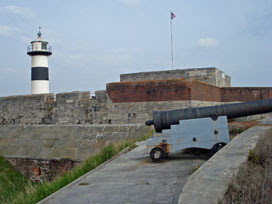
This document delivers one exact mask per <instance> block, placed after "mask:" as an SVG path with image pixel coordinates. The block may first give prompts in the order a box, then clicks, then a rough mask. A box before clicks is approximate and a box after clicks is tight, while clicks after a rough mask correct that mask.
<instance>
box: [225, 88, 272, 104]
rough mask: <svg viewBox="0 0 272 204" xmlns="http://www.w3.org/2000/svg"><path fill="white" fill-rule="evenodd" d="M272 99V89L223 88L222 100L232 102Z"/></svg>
mask: <svg viewBox="0 0 272 204" xmlns="http://www.w3.org/2000/svg"><path fill="white" fill-rule="evenodd" d="M268 98H272V87H233V88H221V100H222V101H223V102H231V101H255V100H262V99H268Z"/></svg>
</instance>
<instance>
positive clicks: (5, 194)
mask: <svg viewBox="0 0 272 204" xmlns="http://www.w3.org/2000/svg"><path fill="white" fill-rule="evenodd" d="M28 185H34V183H32V182H31V181H30V180H28V179H26V178H25V177H24V176H23V175H22V174H21V173H20V172H18V171H14V169H13V167H12V166H11V165H10V163H9V162H7V161H6V160H5V158H4V157H2V156H0V203H8V202H7V200H9V199H11V198H12V197H14V196H15V195H16V194H17V193H18V192H21V191H24V190H25V188H26V186H28Z"/></svg>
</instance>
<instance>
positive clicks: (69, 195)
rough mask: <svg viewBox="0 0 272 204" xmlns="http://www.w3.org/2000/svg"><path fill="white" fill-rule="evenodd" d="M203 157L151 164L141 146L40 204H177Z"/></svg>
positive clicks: (176, 157)
mask: <svg viewBox="0 0 272 204" xmlns="http://www.w3.org/2000/svg"><path fill="white" fill-rule="evenodd" d="M207 159H208V158H207V156H202V157H196V156H190V155H185V154H175V155H169V157H168V159H167V160H166V161H164V162H162V163H153V162H152V161H151V159H150V158H149V155H148V154H145V143H144V142H141V143H139V144H138V147H137V148H135V149H134V150H132V151H130V152H128V153H125V154H123V155H121V156H119V157H118V158H116V159H115V160H113V161H111V162H109V163H108V164H106V165H105V166H103V167H102V168H99V169H98V170H95V171H92V172H90V173H88V174H87V175H86V176H84V177H83V178H81V179H79V180H78V181H77V182H74V184H73V185H70V186H68V187H65V188H63V189H62V190H60V191H59V192H57V193H55V194H54V195H52V196H51V197H49V198H47V199H45V200H44V201H42V202H41V203H42V204H49V203H50V204H60V203H64V204H90V203H103V204H107V203H110V204H114V203H116V204H120V203H140V204H145V203H177V202H178V198H179V195H180V193H181V190H182V187H183V186H184V185H185V183H186V180H187V178H188V177H189V176H190V175H191V172H192V170H193V169H194V168H195V167H196V165H199V166H200V165H202V164H203V163H204V162H205V160H207Z"/></svg>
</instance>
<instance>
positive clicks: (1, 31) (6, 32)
mask: <svg viewBox="0 0 272 204" xmlns="http://www.w3.org/2000/svg"><path fill="white" fill-rule="evenodd" d="M18 31H19V30H18V29H17V28H13V27H10V26H5V25H4V26H1V25H0V36H5V37H10V36H12V35H14V34H15V33H17V32H18Z"/></svg>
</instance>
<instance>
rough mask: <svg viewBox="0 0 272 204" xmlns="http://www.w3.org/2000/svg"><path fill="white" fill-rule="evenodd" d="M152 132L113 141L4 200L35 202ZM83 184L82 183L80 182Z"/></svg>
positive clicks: (130, 147)
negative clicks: (60, 173) (134, 137)
mask: <svg viewBox="0 0 272 204" xmlns="http://www.w3.org/2000/svg"><path fill="white" fill-rule="evenodd" d="M152 134H153V131H152V132H149V133H148V134H146V135H144V136H142V137H141V138H138V139H131V140H127V141H124V142H114V143H112V144H109V145H107V146H105V147H104V148H103V149H102V150H101V151H100V152H99V153H97V154H95V155H93V156H91V157H89V158H88V159H87V160H85V161H84V162H82V163H81V164H80V165H78V166H77V167H75V168H73V169H72V170H70V171H68V172H66V173H65V174H63V175H62V176H59V177H56V178H55V179H54V180H53V181H51V182H44V183H40V184H37V185H31V184H26V187H25V188H24V190H23V191H21V192H17V193H15V195H13V196H9V197H6V200H5V202H1V203H9V204H31V203H36V202H38V201H40V200H42V199H44V198H46V197H47V196H49V195H51V194H52V193H54V192H56V191H58V190H59V189H61V188H62V187H64V186H66V185H67V184H69V183H71V182H72V181H74V180H76V179H77V178H79V177H80V176H82V175H84V174H86V173H87V172H89V171H91V170H92V169H94V168H96V167H97V166H99V165H100V164H102V163H104V162H105V161H107V160H109V159H110V158H112V157H113V156H114V155H116V154H117V153H119V152H120V151H122V150H123V149H125V148H127V147H129V148H128V149H129V150H131V149H133V148H135V147H136V145H135V142H137V141H143V140H145V139H147V138H149V137H150V136H151V135H152ZM81 185H84V184H81Z"/></svg>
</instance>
